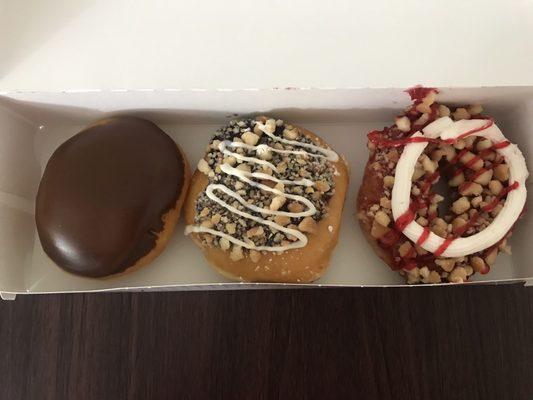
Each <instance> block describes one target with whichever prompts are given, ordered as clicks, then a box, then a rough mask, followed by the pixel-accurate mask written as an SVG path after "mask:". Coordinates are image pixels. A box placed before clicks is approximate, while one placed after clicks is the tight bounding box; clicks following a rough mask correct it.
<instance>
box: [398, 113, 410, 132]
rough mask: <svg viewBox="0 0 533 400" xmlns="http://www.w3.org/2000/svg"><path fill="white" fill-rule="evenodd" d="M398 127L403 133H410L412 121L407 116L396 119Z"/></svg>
mask: <svg viewBox="0 0 533 400" xmlns="http://www.w3.org/2000/svg"><path fill="white" fill-rule="evenodd" d="M396 126H397V127H398V129H399V130H401V131H402V132H409V131H410V130H411V121H410V120H409V118H407V117H405V116H403V117H399V118H396Z"/></svg>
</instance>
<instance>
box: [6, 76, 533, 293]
mask: <svg viewBox="0 0 533 400" xmlns="http://www.w3.org/2000/svg"><path fill="white" fill-rule="evenodd" d="M439 100H440V101H443V102H448V103H455V104H468V103H478V102H479V103H481V104H484V105H485V108H486V109H487V110H488V114H490V115H492V116H494V117H495V118H496V122H497V123H498V125H499V126H500V127H501V128H502V129H503V131H504V133H505V134H506V136H507V137H508V138H509V139H510V140H511V141H513V142H515V143H517V144H518V145H519V146H520V148H521V149H522V151H523V152H524V154H525V156H526V159H527V162H528V165H529V166H531V165H533V136H532V134H531V126H532V125H533V87H532V86H526V87H491V88H476V89H474V88H462V89H461V88H454V89H446V88H441V95H440V98H439ZM408 104H409V98H408V96H407V95H406V94H405V93H404V92H403V90H402V89H294V88H287V89H272V90H257V89H250V90H129V91H126V90H116V91H112V90H107V91H105V90H93V91H60V92H51V91H46V92H33V91H12V92H5V93H3V94H2V95H1V96H0V226H1V229H0V292H1V294H2V297H3V298H9V297H13V296H14V295H16V294H24V293H55V292H90V291H110V290H184V289H217V288H223V289H224V288H244V287H246V288H248V287H256V288H257V287H260V288H265V287H272V286H276V287H279V286H300V285H270V284H238V283H231V282H228V281H227V280H226V279H224V278H223V277H221V276H219V275H218V274H216V273H215V272H214V271H213V270H212V269H211V268H210V267H209V266H208V265H207V263H206V262H205V261H204V258H203V255H202V254H201V251H200V250H199V249H198V248H197V247H196V246H195V245H194V244H193V243H192V241H191V240H190V239H189V238H187V237H185V236H184V235H183V228H184V226H183V223H180V224H179V225H178V226H177V228H176V231H175V233H174V236H173V238H172V240H171V242H170V243H169V245H168V247H167V249H166V250H165V251H164V252H163V254H162V255H161V256H160V257H159V258H158V259H156V261H155V262H153V263H152V264H150V265H148V266H146V267H144V268H142V269H140V270H139V271H136V272H134V273H130V274H126V275H124V276H120V277H115V278H108V279H90V278H82V277H77V276H74V275H71V274H68V273H66V272H63V271H62V270H61V269H59V268H58V267H57V266H55V265H54V264H53V263H52V262H51V261H50V260H49V259H48V258H47V257H46V255H45V254H44V252H43V250H42V248H41V246H40V243H39V240H38V237H37V235H36V231H35V224H34V215H33V208H34V196H35V193H36V189H37V186H38V183H39V179H40V176H41V173H42V171H43V169H44V167H45V165H46V162H47V160H48V158H49V157H50V155H51V154H52V152H53V151H54V150H55V149H56V148H57V147H58V146H59V145H60V144H61V143H62V142H63V141H65V140H66V139H67V138H69V137H70V136H72V135H74V134H76V133H77V132H78V131H80V130H81V129H82V128H83V127H84V126H86V125H87V124H88V123H90V122H91V121H94V120H95V119H98V118H101V117H103V116H106V115H117V114H120V115H125V114H132V115H137V116H141V117H146V118H148V119H151V120H153V121H154V122H156V123H157V124H158V125H159V126H161V128H162V129H163V130H165V131H166V132H167V133H168V134H170V135H171V136H172V137H173V138H174V139H175V140H176V141H177V142H178V143H179V144H180V145H181V146H182V147H183V148H184V150H185V152H186V154H187V156H188V159H189V161H190V163H191V165H195V164H196V162H197V161H198V159H199V158H200V157H201V156H202V155H203V149H204V147H205V144H206V143H207V142H208V140H209V138H210V136H211V135H212V134H213V133H214V131H215V130H216V129H217V128H218V127H219V126H221V125H222V124H224V123H225V122H226V121H227V120H228V116H230V115H234V114H238V115H253V114H255V113H261V114H268V115H272V116H275V117H279V118H283V119H285V120H288V121H292V122H295V123H297V124H300V125H303V126H305V127H307V128H309V129H311V130H312V131H314V132H316V133H318V134H319V135H321V136H322V137H324V138H325V139H326V140H327V141H328V142H329V143H330V144H331V145H332V146H333V147H334V148H335V149H337V151H339V152H340V153H343V154H344V155H345V156H346V157H347V159H348V161H349V164H350V168H351V177H350V186H349V189H348V195H347V198H346V203H345V210H344V214H343V222H342V228H341V235H340V239H339V243H338V246H337V248H336V249H335V251H334V253H333V257H332V260H331V266H330V268H329V270H328V272H327V273H326V274H325V275H324V277H323V278H322V279H320V280H319V281H317V282H316V283H315V284H312V285H301V286H306V287H309V286H311V287H314V286H355V287H357V286H394V285H401V284H402V279H401V278H400V277H399V276H398V275H397V273H396V272H393V271H391V270H389V268H388V267H387V266H385V265H384V264H382V262H381V261H380V260H379V259H378V258H377V257H376V255H375V254H374V253H373V252H372V250H371V249H370V247H369V245H367V243H366V241H365V240H364V238H363V235H362V233H361V232H360V230H359V226H358V224H357V223H356V221H355V218H354V207H355V196H356V193H357V190H358V188H359V185H360V183H361V177H362V171H363V168H364V165H365V163H366V160H367V155H368V154H367V150H366V133H367V132H368V131H370V130H372V129H376V128H381V127H383V126H385V125H389V124H390V123H391V120H392V117H393V116H394V115H395V114H397V113H398V112H399V110H400V109H402V108H403V107H405V106H406V105H408ZM528 188H531V183H530V181H529V183H528ZM531 205H532V200H531V196H529V198H528V203H527V207H528V208H529V209H531ZM532 235H533V224H532V223H531V217H530V215H529V214H528V213H526V216H525V218H524V219H523V220H522V221H521V222H520V223H519V224H518V226H517V228H516V231H515V233H514V235H513V238H512V241H511V243H512V246H513V255H512V256H505V255H500V256H499V258H498V261H497V264H496V265H495V266H494V267H493V268H492V270H491V272H490V274H488V275H485V276H480V275H476V276H475V277H474V279H473V281H477V282H479V281H481V282H498V283H501V282H509V281H524V282H526V283H531V282H533V263H532V262H531V256H530V255H529V250H530V249H529V247H530V246H531V245H530V243H531V241H530V239H529V238H530V237H531V236H532Z"/></svg>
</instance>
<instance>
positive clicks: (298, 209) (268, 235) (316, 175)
mask: <svg viewBox="0 0 533 400" xmlns="http://www.w3.org/2000/svg"><path fill="white" fill-rule="evenodd" d="M263 124H267V125H268V124H270V126H271V130H272V134H273V135H274V136H275V137H277V138H283V139H285V140H286V141H285V142H283V141H279V140H274V139H273V138H272V137H270V136H269V135H267V134H265V133H264V132H263V130H262V129H261V127H262V126H264V125H263ZM287 141H297V142H298V143H302V144H308V145H313V146H317V143H316V142H314V141H313V140H311V139H310V138H309V137H307V136H305V135H304V134H303V133H302V132H300V130H299V129H298V128H297V127H294V126H292V125H289V124H286V123H285V122H283V121H282V120H272V119H271V120H266V119H262V120H253V119H245V120H233V121H230V123H229V124H228V125H227V126H225V127H223V128H221V129H219V130H218V131H217V132H216V134H215V135H214V137H213V138H212V139H211V141H210V143H209V144H208V145H207V147H206V153H205V156H204V158H203V159H202V160H200V162H199V163H198V169H199V170H200V171H201V172H203V173H205V174H206V175H207V177H208V179H209V185H213V187H215V188H218V186H216V185H223V186H225V187H226V188H229V189H231V190H232V191H234V193H236V194H237V195H238V196H240V197H241V198H242V199H243V200H244V202H245V203H246V204H242V203H241V202H240V201H238V200H237V199H236V198H235V197H234V196H232V195H231V193H226V192H225V191H223V190H216V189H215V190H214V192H213V193H214V194H216V196H217V198H219V199H220V201H222V202H224V203H226V204H228V205H230V206H231V207H233V208H234V209H235V210H237V211H239V212H243V213H247V214H250V215H251V216H253V217H255V218H254V219H251V218H247V217H245V216H242V215H239V213H237V212H235V210H233V211H232V210H231V209H228V207H226V206H224V205H222V204H219V202H216V201H214V200H213V198H211V197H210V196H209V194H208V193H207V191H203V192H202V193H201V194H200V195H199V197H198V198H197V200H196V205H195V207H196V215H195V219H194V223H195V224H196V225H197V226H201V227H204V228H208V229H212V230H213V231H217V232H221V233H224V234H226V235H229V236H231V238H234V239H237V240H240V241H242V242H244V243H246V244H247V245H248V247H249V248H243V246H239V245H237V244H236V243H234V242H232V241H231V238H229V237H221V236H217V235H215V234H211V233H206V232H204V233H201V234H200V237H201V239H202V241H203V242H204V244H205V245H209V246H216V247H220V248H221V249H223V250H225V251H229V252H230V257H231V258H232V259H233V260H239V259H241V258H244V257H246V256H249V257H250V258H251V259H252V261H254V262H257V261H259V259H260V258H261V256H262V255H263V254H264V253H266V252H265V251H257V250H254V248H255V247H261V246H269V247H280V246H287V245H290V244H291V243H294V242H296V241H297V240H298V238H297V237H296V236H295V235H294V234H291V233H290V232H293V231H295V230H296V231H298V232H301V233H303V234H314V233H315V232H316V228H317V223H318V222H319V221H320V220H321V219H323V218H324V217H325V216H326V215H327V213H328V202H329V200H330V198H331V197H332V196H333V195H334V194H335V182H334V179H333V177H334V175H335V173H336V170H335V167H334V165H333V163H332V162H331V161H329V160H328V159H327V157H325V156H323V155H322V154H321V153H319V152H316V151H313V150H312V149H310V148H309V147H307V148H304V147H302V146H298V145H295V144H289V143H286V142H287ZM226 146H231V148H229V150H230V152H226V153H225V152H224V151H223V150H224V149H225V148H226ZM311 147H312V146H311ZM231 152H233V153H234V154H233V155H231ZM257 160H261V161H257ZM262 161H265V162H262ZM261 162H262V163H261ZM270 165H272V166H274V167H275V169H273V168H271V167H270ZM228 168H229V169H230V171H231V170H232V169H236V171H235V172H237V173H241V172H239V171H242V173H243V174H245V175H244V177H245V178H249V179H250V182H247V181H246V179H244V178H243V177H242V176H236V175H235V174H234V173H227V172H228ZM251 174H263V175H259V176H260V177H264V178H265V179H261V178H259V179H258V177H257V175H256V176H252V175H251ZM269 176H270V177H273V178H275V179H273V180H269V179H267V178H268V177H269ZM280 181H284V182H285V183H283V182H280ZM297 182H304V183H305V182H309V184H307V185H306V184H296V183H297ZM258 184H261V185H265V186H267V188H266V189H268V188H271V189H273V190H265V189H263V188H261V187H258ZM295 196H300V197H296V198H295ZM300 198H303V199H306V200H307V201H308V202H310V204H311V205H312V206H313V207H314V209H315V210H316V211H315V212H314V213H313V214H312V215H305V216H304V215H298V216H293V215H294V214H302V213H304V212H305V211H306V210H308V209H309V207H308V206H306V204H304V203H303V202H302V201H298V199H300ZM250 206H253V207H256V208H258V209H256V208H254V209H251V208H250ZM265 210H268V211H271V212H273V213H271V214H269V213H268V212H265ZM286 214H288V215H286ZM264 220H266V221H271V222H273V223H274V224H276V226H278V227H280V228H286V229H285V230H281V229H276V228H274V227H273V226H270V225H268V224H265V223H261V222H259V221H264ZM287 230H288V232H287Z"/></svg>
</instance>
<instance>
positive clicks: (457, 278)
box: [448, 267, 466, 283]
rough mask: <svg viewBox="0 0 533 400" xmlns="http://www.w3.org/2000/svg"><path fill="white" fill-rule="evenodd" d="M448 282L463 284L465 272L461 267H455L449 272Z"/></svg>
mask: <svg viewBox="0 0 533 400" xmlns="http://www.w3.org/2000/svg"><path fill="white" fill-rule="evenodd" d="M448 281H450V282H453V283H463V282H465V281H466V270H465V269H464V268H463V267H456V268H454V269H453V271H452V272H450V275H449V277H448Z"/></svg>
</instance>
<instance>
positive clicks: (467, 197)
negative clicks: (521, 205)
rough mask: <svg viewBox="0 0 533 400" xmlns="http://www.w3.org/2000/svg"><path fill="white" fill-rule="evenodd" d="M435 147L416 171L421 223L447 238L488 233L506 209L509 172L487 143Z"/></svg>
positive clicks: (413, 193) (421, 159) (472, 141)
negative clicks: (500, 212)
mask: <svg viewBox="0 0 533 400" xmlns="http://www.w3.org/2000/svg"><path fill="white" fill-rule="evenodd" d="M467 139H468V140H466V139H465V140H460V141H458V142H456V143H454V144H453V146H452V145H450V144H447V143H444V142H440V143H438V144H437V143H432V144H431V145H429V146H428V147H427V148H426V150H425V151H424V153H423V154H422V155H421V156H420V157H419V159H418V161H417V164H416V166H415V172H414V175H413V183H412V186H411V197H412V201H413V202H414V203H415V204H416V205H417V210H416V220H417V222H418V223H419V224H420V225H422V226H427V227H429V229H430V230H431V231H432V232H433V233H435V234H436V235H438V236H440V237H442V238H449V237H461V236H462V237H467V236H471V235H473V234H476V233H478V232H480V231H482V230H483V229H485V228H486V227H487V226H488V225H489V224H490V223H492V221H493V220H494V218H495V217H496V216H497V214H498V213H499V211H500V210H501V208H502V207H503V205H504V203H505V198H506V196H505V193H506V187H507V185H508V178H509V173H508V166H507V165H506V164H505V162H504V160H503V157H502V156H501V155H500V154H498V153H497V151H496V150H495V149H494V147H493V146H494V144H493V143H492V142H490V141H488V140H487V139H484V138H467Z"/></svg>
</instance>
